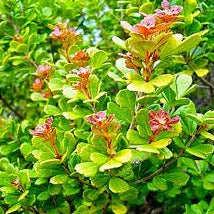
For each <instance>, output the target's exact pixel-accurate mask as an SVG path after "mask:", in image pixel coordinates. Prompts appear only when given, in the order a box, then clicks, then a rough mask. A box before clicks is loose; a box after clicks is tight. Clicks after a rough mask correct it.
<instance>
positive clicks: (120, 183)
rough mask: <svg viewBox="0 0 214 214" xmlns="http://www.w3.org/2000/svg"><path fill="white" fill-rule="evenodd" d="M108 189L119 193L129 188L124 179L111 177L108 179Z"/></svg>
mask: <svg viewBox="0 0 214 214" xmlns="http://www.w3.org/2000/svg"><path fill="white" fill-rule="evenodd" d="M109 189H110V190H111V191H112V192H113V193H121V192H125V191H127V190H128V189H129V185H128V183H126V182H125V181H124V180H122V179H120V178H115V177H113V178H111V179H110V181H109Z"/></svg>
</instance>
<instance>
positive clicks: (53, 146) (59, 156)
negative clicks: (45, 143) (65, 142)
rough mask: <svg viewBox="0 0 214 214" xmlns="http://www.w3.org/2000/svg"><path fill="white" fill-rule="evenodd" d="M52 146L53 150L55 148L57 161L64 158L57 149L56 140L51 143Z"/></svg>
mask: <svg viewBox="0 0 214 214" xmlns="http://www.w3.org/2000/svg"><path fill="white" fill-rule="evenodd" d="M51 146H52V148H53V150H54V153H55V156H56V158H57V159H61V157H62V156H61V155H60V154H59V151H58V149H57V147H56V143H55V141H54V140H52V141H51Z"/></svg>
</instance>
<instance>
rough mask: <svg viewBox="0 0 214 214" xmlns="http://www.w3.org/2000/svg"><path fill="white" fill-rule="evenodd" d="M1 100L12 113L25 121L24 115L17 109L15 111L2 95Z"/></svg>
mask: <svg viewBox="0 0 214 214" xmlns="http://www.w3.org/2000/svg"><path fill="white" fill-rule="evenodd" d="M0 100H1V101H2V102H3V103H4V105H5V106H6V107H7V108H8V109H10V111H12V112H13V113H14V114H15V115H16V116H17V117H18V118H20V119H24V117H23V115H21V114H20V113H19V112H18V111H17V110H16V109H14V108H13V107H12V106H11V105H10V104H9V103H8V102H7V100H6V99H5V98H4V97H2V95H1V94H0Z"/></svg>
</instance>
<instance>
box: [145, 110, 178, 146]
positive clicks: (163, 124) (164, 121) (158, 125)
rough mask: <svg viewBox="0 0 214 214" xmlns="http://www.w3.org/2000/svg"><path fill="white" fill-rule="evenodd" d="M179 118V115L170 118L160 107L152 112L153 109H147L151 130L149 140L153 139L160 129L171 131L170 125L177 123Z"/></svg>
mask: <svg viewBox="0 0 214 214" xmlns="http://www.w3.org/2000/svg"><path fill="white" fill-rule="evenodd" d="M179 120H180V118H179V117H173V118H170V116H169V114H168V113H167V112H165V111H164V110H162V109H160V110H159V111H158V112H154V111H153V110H151V111H149V124H150V126H151V129H152V132H153V136H152V137H151V139H150V142H152V141H153V140H154V138H155V137H156V136H157V135H158V134H159V133H160V131H165V130H167V131H172V130H173V127H172V125H173V124H175V123H178V122H179Z"/></svg>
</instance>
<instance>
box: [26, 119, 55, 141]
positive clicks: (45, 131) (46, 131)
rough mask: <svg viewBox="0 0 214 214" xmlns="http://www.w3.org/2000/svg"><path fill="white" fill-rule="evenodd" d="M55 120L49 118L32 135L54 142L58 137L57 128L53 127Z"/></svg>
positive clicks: (32, 131)
mask: <svg viewBox="0 0 214 214" xmlns="http://www.w3.org/2000/svg"><path fill="white" fill-rule="evenodd" d="M52 123H53V118H52V117H49V118H48V119H47V120H46V122H45V123H44V124H40V125H38V126H37V127H36V128H35V129H34V130H31V131H30V133H31V134H32V135H34V136H37V137H40V138H43V139H44V140H47V141H48V140H53V139H54V138H55V135H56V131H55V128H53V127H52Z"/></svg>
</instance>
